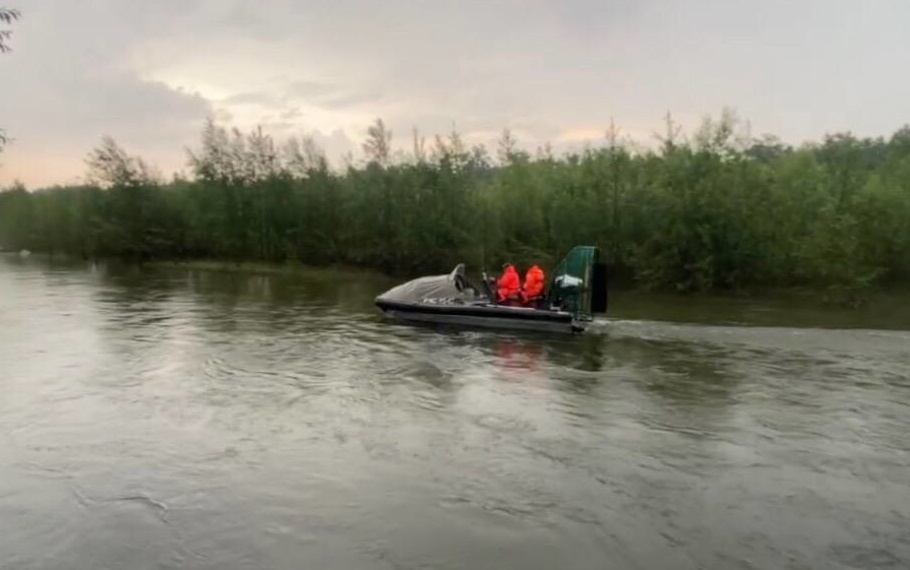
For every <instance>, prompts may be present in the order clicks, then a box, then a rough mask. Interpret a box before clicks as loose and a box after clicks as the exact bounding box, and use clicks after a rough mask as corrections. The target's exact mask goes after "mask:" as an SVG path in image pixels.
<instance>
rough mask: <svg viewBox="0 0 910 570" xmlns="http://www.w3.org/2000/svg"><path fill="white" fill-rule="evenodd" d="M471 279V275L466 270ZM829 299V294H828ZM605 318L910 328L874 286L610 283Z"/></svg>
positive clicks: (906, 303) (213, 264) (301, 269)
mask: <svg viewBox="0 0 910 570" xmlns="http://www.w3.org/2000/svg"><path fill="white" fill-rule="evenodd" d="M147 265H148V266H150V267H156V268H161V269H168V270H173V269H180V270H190V271H206V272H218V273H234V274H241V275H243V274H246V275H276V276H284V277H290V278H293V277H295V276H296V277H306V278H307V279H314V278H315V279H319V280H339V281H341V280H344V281H350V280H359V281H367V282H369V283H371V285H372V286H373V287H374V288H375V289H376V292H377V293H378V292H380V291H381V290H384V289H385V288H386V287H390V286H392V285H394V284H396V283H399V282H401V281H404V280H406V279H410V278H412V277H418V276H419V275H413V276H409V277H394V276H390V275H388V274H385V273H382V272H379V271H376V270H372V269H366V268H359V267H356V266H352V265H345V264H333V265H327V266H312V265H307V264H303V263H300V262H286V263H281V264H278V263H266V262H228V261H214V260H186V261H157V262H152V263H149V264H147ZM469 273H471V274H472V275H471V276H472V277H473V276H474V275H473V273H474V272H473V271H471V270H470V268H469ZM827 294H828V295H830V292H827ZM607 316H608V318H612V319H620V320H622V319H635V320H664V321H671V322H688V323H704V324H729V325H747V326H771V327H774V326H795V327H809V328H812V327H821V328H881V329H890V330H910V288H875V289H870V290H868V291H866V292H864V293H863V299H862V302H861V303H844V302H839V301H838V300H837V299H836V298H833V297H830V296H826V291H824V290H813V289H811V288H796V287H791V288H775V289H770V288H769V289H765V290H752V291H738V292H713V293H676V292H667V291H662V292H655V291H648V290H646V289H644V288H640V287H634V286H629V285H628V283H623V284H611V286H610V292H609V310H608V313H607Z"/></svg>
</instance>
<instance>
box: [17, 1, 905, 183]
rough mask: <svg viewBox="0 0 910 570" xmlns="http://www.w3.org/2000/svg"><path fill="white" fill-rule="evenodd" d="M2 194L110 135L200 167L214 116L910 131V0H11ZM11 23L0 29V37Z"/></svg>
mask: <svg viewBox="0 0 910 570" xmlns="http://www.w3.org/2000/svg"><path fill="white" fill-rule="evenodd" d="M0 5H2V6H5V7H8V8H17V9H19V10H20V11H21V13H22V18H21V19H20V20H19V21H18V22H15V23H14V24H13V26H12V30H13V35H12V37H11V38H10V40H9V43H10V45H11V47H12V48H13V50H14V51H12V52H11V53H8V54H0V128H3V129H4V130H5V131H6V133H7V135H8V136H11V137H13V139H14V140H13V142H12V143H11V144H10V145H9V146H8V147H7V148H6V149H5V150H4V151H3V152H2V153H0V186H3V185H8V184H10V183H12V182H13V181H14V180H19V181H21V182H23V183H24V184H26V186H28V187H30V188H33V187H40V186H45V185H52V184H66V183H72V182H78V181H79V180H80V179H81V178H82V177H83V176H84V175H85V171H86V166H85V157H86V155H87V154H88V153H89V152H90V151H91V150H92V149H93V148H94V147H95V146H97V145H98V144H99V142H100V140H101V137H103V136H105V135H109V136H112V137H113V138H114V139H115V140H116V141H117V142H118V143H119V144H120V145H121V146H123V147H124V148H125V149H126V150H127V151H128V152H130V153H131V154H138V155H141V156H142V157H143V158H145V159H146V160H147V161H148V162H150V163H151V164H153V165H154V166H156V167H157V168H158V169H159V170H160V171H162V172H163V173H165V174H169V173H171V172H175V171H183V172H186V171H187V166H186V156H187V155H186V151H187V149H188V148H194V146H195V145H197V144H198V141H199V136H200V133H201V131H202V127H203V125H204V122H205V120H206V118H208V117H212V118H214V119H215V120H216V121H218V122H219V123H221V124H223V125H226V126H236V127H238V128H240V129H241V130H243V131H250V130H252V129H254V128H255V127H256V126H257V125H261V126H262V128H263V130H265V131H266V132H268V133H270V134H272V135H273V136H274V137H275V138H277V139H279V140H282V139H284V138H286V137H288V136H295V135H302V134H307V135H310V136H312V137H313V138H314V139H315V140H316V141H317V142H318V143H319V144H320V145H321V146H322V147H323V148H324V149H325V151H326V153H327V155H328V156H329V158H330V160H338V159H340V157H341V156H342V155H343V154H344V153H346V152H349V151H350V152H353V153H354V155H355V157H356V156H360V155H361V146H360V145H361V143H362V141H363V140H364V138H365V136H366V129H367V128H368V127H369V125H370V124H371V123H372V122H373V121H374V120H375V119H376V118H382V119H383V121H384V122H385V123H386V125H388V127H389V128H390V129H391V131H392V136H393V138H392V145H393V147H401V148H407V149H410V148H411V145H412V129H413V128H415V127H416V128H417V129H418V130H419V131H420V132H421V133H422V134H424V135H426V136H427V138H428V139H430V138H431V137H432V136H433V135H435V134H442V135H445V134H446V133H448V132H450V131H451V130H452V129H453V128H454V129H456V130H457V131H458V132H459V133H461V134H462V136H463V137H464V138H465V139H466V140H467V141H469V142H471V143H484V144H487V145H488V146H490V148H491V149H494V152H495V145H496V140H497V139H498V138H499V136H500V134H501V132H502V130H503V129H504V128H509V129H511V131H512V133H513V135H514V136H515V137H516V138H517V139H518V142H519V144H520V146H522V147H524V148H527V149H528V150H532V151H533V150H534V149H536V148H537V147H538V146H541V145H543V144H545V143H547V142H549V143H551V145H552V146H553V148H554V149H555V150H557V151H564V150H572V149H577V148H581V147H582V146H583V145H584V144H586V143H590V144H597V143H599V142H602V141H603V139H604V136H605V131H606V130H607V128H608V127H609V125H610V122H611V120H612V121H614V122H615V124H616V126H617V127H618V128H619V129H620V131H621V133H622V134H623V135H625V136H627V137H629V138H631V139H633V140H636V141H639V142H642V143H649V142H653V141H654V134H655V133H657V132H660V131H662V130H663V117H664V116H665V115H666V113H667V112H669V113H671V114H672V116H673V117H674V120H676V121H677V122H678V123H679V124H681V125H683V126H684V127H685V128H686V130H687V131H688V132H691V131H692V130H694V129H695V128H697V126H698V124H699V123H700V121H701V120H702V118H703V117H704V116H706V115H711V116H714V117H717V116H719V115H720V113H721V110H722V109H723V108H724V107H730V108H732V109H734V110H735V111H736V113H737V114H738V115H739V116H740V117H742V118H743V119H745V120H748V121H749V124H750V126H751V132H752V134H754V135H756V136H758V135H761V134H764V133H771V134H774V135H777V136H779V137H781V138H782V139H784V140H785V141H787V142H791V143H794V144H798V143H800V142H803V141H806V140H813V139H814V140H818V139H820V138H821V137H822V136H823V135H824V134H825V133H829V132H837V131H848V130H849V131H852V132H853V133H855V134H857V135H860V136H879V135H882V136H888V135H890V134H891V133H892V132H894V131H895V130H896V129H897V128H898V127H900V126H901V125H903V124H905V123H908V122H910V75H908V74H907V73H906V66H907V63H908V62H910V33H908V32H907V30H910V2H908V1H907V0H749V1H744V0H688V1H686V2H682V1H680V0H560V1H555V0H550V1H543V0H459V1H452V0H382V1H379V0H331V1H329V0H323V1H321V2H317V1H315V0H179V1H178V0H156V1H155V2H148V1H142V2H140V1H137V0H84V1H83V2H74V1H73V0H0ZM2 27H3V26H2V24H0V28H2Z"/></svg>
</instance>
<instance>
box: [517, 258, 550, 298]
mask: <svg viewBox="0 0 910 570" xmlns="http://www.w3.org/2000/svg"><path fill="white" fill-rule="evenodd" d="M544 287H545V285H544V275H543V269H541V268H540V267H538V266H537V265H532V266H531V267H530V268H529V269H528V272H527V273H525V282H524V287H523V288H522V291H521V300H522V302H523V303H524V304H525V305H527V306H533V305H536V304H537V302H538V301H539V300H540V298H541V297H542V296H543V291H544Z"/></svg>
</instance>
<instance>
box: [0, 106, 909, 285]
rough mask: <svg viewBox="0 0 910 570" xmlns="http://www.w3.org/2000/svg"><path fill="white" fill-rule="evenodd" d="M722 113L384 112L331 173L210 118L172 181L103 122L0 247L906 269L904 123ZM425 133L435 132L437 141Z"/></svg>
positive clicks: (840, 275)
mask: <svg viewBox="0 0 910 570" xmlns="http://www.w3.org/2000/svg"><path fill="white" fill-rule="evenodd" d="M737 125H738V122H737V121H736V120H735V117H733V116H732V115H731V114H728V113H724V115H722V117H721V118H720V119H719V120H714V121H711V120H708V121H706V123H705V124H704V125H703V126H702V127H701V129H700V130H699V131H698V132H697V133H695V135H694V136H693V137H691V140H688V139H685V138H683V137H681V136H680V135H679V132H678V129H676V128H675V127H674V126H673V125H672V122H671V121H670V120H669V118H668V128H667V134H666V136H664V137H663V140H662V143H661V145H660V147H659V148H657V149H654V150H647V149H637V148H635V147H634V146H633V145H631V144H627V143H623V142H621V141H620V140H619V138H618V137H617V136H616V134H615V130H611V131H610V132H609V133H608V136H607V138H606V139H605V144H604V145H603V146H602V147H600V148H591V149H588V150H586V151H584V152H582V153H579V154H572V155H567V156H564V157H554V156H552V154H551V153H550V152H549V151H548V150H547V149H542V150H539V151H538V152H537V154H536V156H534V157H532V156H531V155H530V154H528V153H526V152H524V151H520V150H518V147H517V145H516V144H515V141H514V140H513V139H512V137H511V135H509V133H508V132H505V133H504V136H503V138H502V140H501V142H500V147H499V149H498V152H497V155H498V156H497V157H496V158H495V159H494V158H493V157H491V156H490V155H489V153H488V152H487V150H486V149H484V148H482V147H470V148H469V147H467V146H466V145H465V144H464V143H463V141H462V139H461V137H460V136H459V135H458V134H457V133H452V134H451V135H449V136H447V137H442V138H440V137H436V139H435V141H434V143H433V144H430V145H425V144H424V141H423V140H422V139H419V138H418V137H417V136H416V133H415V136H414V149H413V152H411V153H408V154H407V155H404V154H401V155H399V156H395V155H394V153H393V152H392V151H391V149H390V147H391V134H390V133H389V132H388V131H387V129H386V128H385V126H384V125H383V124H382V122H381V121H377V123H376V124H374V125H373V126H372V127H371V128H370V131H369V135H368V140H367V141H366V143H365V144H364V145H363V148H364V152H365V155H366V160H364V161H363V163H361V164H357V165H355V164H353V163H349V164H347V165H346V166H345V167H344V169H342V170H341V171H336V170H333V169H332V168H331V167H330V165H329V164H328V162H327V161H326V159H325V157H324V155H323V154H322V153H321V152H320V151H319V149H318V148H316V147H315V145H313V143H312V141H311V140H307V139H303V140H300V139H292V140H290V141H288V142H287V143H285V144H284V145H281V146H278V145H276V144H275V143H274V142H273V140H272V139H271V138H270V137H268V136H266V135H264V134H263V133H262V132H261V131H256V132H253V133H250V134H247V135H244V134H242V133H240V132H238V131H236V130H228V129H225V128H223V127H221V126H218V125H216V124H213V123H211V122H209V123H207V124H206V126H205V129H204V131H203V133H202V140H201V145H199V148H198V149H197V150H195V151H193V152H192V153H191V155H190V165H191V169H192V176H191V179H189V180H185V179H180V178H175V179H174V180H171V181H169V182H166V183H165V182H163V181H161V180H160V178H159V177H157V176H156V175H154V173H152V172H151V170H150V169H149V168H148V167H147V166H146V165H145V164H144V163H143V162H142V161H141V160H140V159H137V158H135V157H131V156H129V155H128V154H126V153H125V152H124V151H123V150H122V149H120V148H119V147H118V146H117V144H116V143H115V142H114V141H112V140H110V139H105V140H104V141H103V142H102V144H101V145H100V146H99V147H98V148H97V149H96V150H94V151H93V152H92V153H91V155H90V156H89V159H88V163H89V167H90V172H91V173H92V175H93V180H94V182H93V183H91V184H88V185H85V186H82V187H67V188H52V189H45V190H40V191H35V192H27V191H26V190H25V189H24V188H21V187H17V188H12V189H9V190H7V191H5V192H3V193H0V245H5V246H6V247H9V248H28V249H31V250H35V251H47V252H52V253H53V252H66V253H71V254H80V255H83V256H86V257H95V256H123V257H128V258H133V259H141V260H148V259H189V258H193V259H200V258H206V259H225V260H238V261H239V260H264V261H282V260H289V259H294V260H300V261H303V262H306V263H312V264H321V263H332V262H339V263H349V264H357V265H363V266H368V267H374V268H379V269H382V270H386V271H390V272H392V271H394V272H403V273H411V272H417V271H427V270H447V269H449V268H450V267H451V266H452V265H453V264H454V263H456V262H457V261H462V260H463V261H466V262H467V263H469V267H474V268H475V269H479V268H480V267H481V266H483V267H486V268H488V269H490V268H494V269H495V268H496V267H497V264H498V263H500V262H501V261H502V260H504V259H511V260H513V261H515V262H518V263H520V264H522V265H523V266H526V264H527V263H528V262H531V261H534V262H538V263H540V262H542V263H544V264H551V263H553V262H554V261H556V260H558V258H559V257H561V256H562V255H563V254H564V253H565V252H566V251H567V250H568V249H569V248H570V247H572V246H573V245H576V244H597V245H600V246H601V247H602V248H603V250H604V252H605V253H606V255H607V257H608V262H609V263H610V264H611V265H612V267H613V271H614V275H618V274H623V275H625V276H627V277H629V278H632V279H634V280H635V281H636V282H637V283H638V284H640V285H642V286H648V287H656V288H663V289H676V290H684V291H697V290H715V289H729V288H742V287H767V286H787V285H811V286H816V287H841V288H845V289H847V290H856V289H861V288H863V287H867V286H870V285H873V284H880V283H886V282H894V281H901V280H905V281H906V280H910V127H904V128H902V129H900V130H898V131H897V132H895V133H894V134H893V135H892V136H891V137H890V138H889V139H882V138H877V139H860V138H856V137H854V136H852V135H850V134H837V135H830V136H827V137H826V138H825V139H824V140H823V141H822V142H821V143H819V144H812V145H803V146H801V147H798V148H794V147H791V146H788V145H784V144H782V143H780V142H779V141H777V140H775V139H773V138H769V137H765V138H762V139H752V138H750V137H743V136H741V135H739V134H738V126H737ZM428 147H429V148H428Z"/></svg>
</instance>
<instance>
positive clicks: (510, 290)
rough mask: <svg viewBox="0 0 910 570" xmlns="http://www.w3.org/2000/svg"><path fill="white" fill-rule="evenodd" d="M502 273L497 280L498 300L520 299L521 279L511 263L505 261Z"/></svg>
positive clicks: (501, 301)
mask: <svg viewBox="0 0 910 570" xmlns="http://www.w3.org/2000/svg"><path fill="white" fill-rule="evenodd" d="M502 270H503V271H502V275H500V276H499V279H497V280H496V302H497V303H504V302H506V301H508V300H514V299H518V298H519V297H520V295H521V281H520V279H519V277H518V272H517V271H515V267H514V266H513V265H512V264H511V263H504V264H503V266H502Z"/></svg>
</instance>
